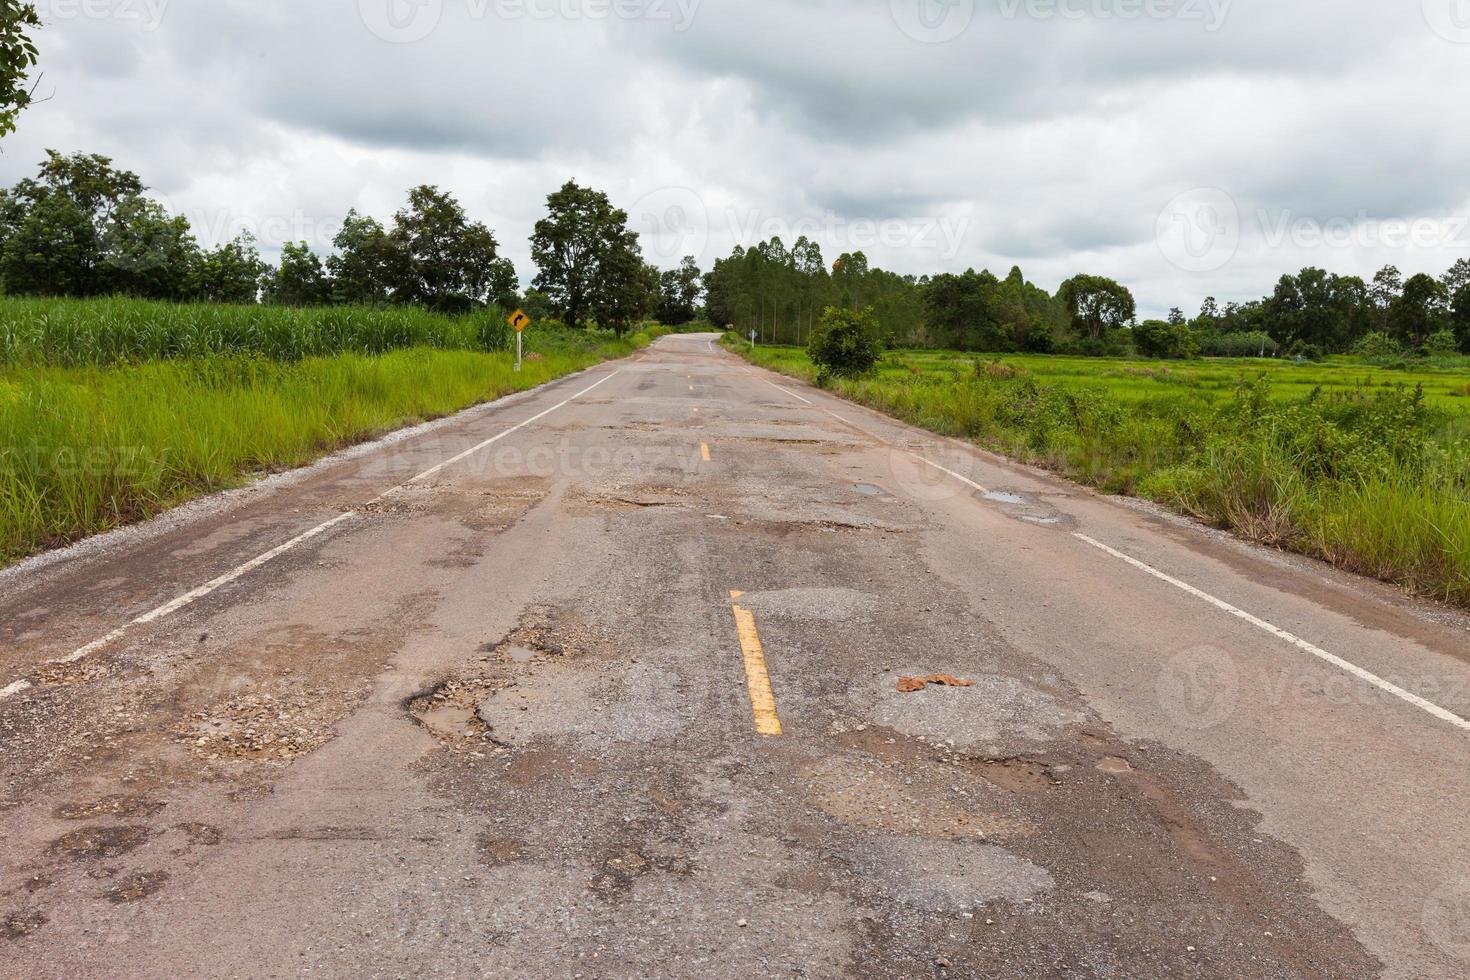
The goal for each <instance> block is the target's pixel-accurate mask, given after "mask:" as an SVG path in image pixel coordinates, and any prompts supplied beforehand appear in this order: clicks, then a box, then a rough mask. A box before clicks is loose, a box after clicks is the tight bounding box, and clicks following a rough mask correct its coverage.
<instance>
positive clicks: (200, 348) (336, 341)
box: [0, 297, 545, 365]
mask: <svg viewBox="0 0 1470 980" xmlns="http://www.w3.org/2000/svg"><path fill="white" fill-rule="evenodd" d="M503 319H504V318H503V316H502V315H501V312H500V310H498V309H495V308H491V309H489V310H486V311H482V312H479V313H475V314H472V315H465V316H446V315H443V314H438V313H433V312H431V311H429V310H424V309H419V308H416V307H390V308H380V307H360V306H334V307H316V308H295V307H285V306H253V305H233V304H223V303H221V304H207V303H180V304H175V303H154V302H146V301H143V300H131V299H120V298H119V299H96V300H74V299H23V298H18V297H4V298H0V364H53V365H83V364H97V365H107V364H121V363H135V362H140V361H152V360H165V359H169V358H178V357H206V356H211V355H235V354H256V355H260V356H262V357H266V358H269V359H271V360H277V361H295V360H300V359H302V358H305V357H317V356H324V355H331V354H339V353H347V352H352V353H359V354H383V353H386V352H388V351H391V350H396V349H398V348H403V347H433V348H438V349H441V350H501V349H503V348H504V342H503V340H501V339H495V338H499V337H500V333H499V329H498V328H499V326H501V325H503ZM487 324H489V326H488V327H487V326H486V325H487ZM544 326H545V325H544V324H538V326H537V329H538V330H539V329H541V328H542V327H544ZM491 327H493V328H495V329H490V328H491Z"/></svg>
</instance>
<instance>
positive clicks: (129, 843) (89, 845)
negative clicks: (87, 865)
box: [51, 826, 148, 859]
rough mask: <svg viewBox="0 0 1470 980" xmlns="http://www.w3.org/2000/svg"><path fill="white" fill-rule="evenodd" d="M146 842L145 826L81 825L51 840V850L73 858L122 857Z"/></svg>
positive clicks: (146, 829)
mask: <svg viewBox="0 0 1470 980" xmlns="http://www.w3.org/2000/svg"><path fill="white" fill-rule="evenodd" d="M147 842H148V828H147V827H138V826H131V827H83V828H82V829H80V830H73V831H72V832H71V833H69V834H67V835H65V836H64V837H60V838H58V839H57V840H55V841H53V842H52V844H51V850H52V851H53V852H56V853H60V854H67V855H70V856H71V857H74V858H87V859H105V858H116V857H122V856H123V855H124V854H127V853H128V852H129V851H134V850H137V849H138V848H139V847H142V846H143V845H144V844H145V843H147Z"/></svg>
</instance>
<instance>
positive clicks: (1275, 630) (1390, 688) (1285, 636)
mask: <svg viewBox="0 0 1470 980" xmlns="http://www.w3.org/2000/svg"><path fill="white" fill-rule="evenodd" d="M1074 536H1075V537H1076V538H1077V539H1078V540H1079V541H1085V542H1086V543H1087V544H1090V545H1092V546H1093V547H1094V548H1096V549H1098V550H1099V551H1102V552H1104V553H1106V554H1109V555H1112V556H1113V557H1114V558H1117V559H1118V560H1120V561H1124V562H1127V563H1128V564H1129V565H1132V566H1133V567H1134V568H1137V569H1138V570H1139V571H1142V572H1146V573H1148V574H1149V575H1152V576H1153V577H1154V578H1156V579H1159V580H1160V581H1163V582H1167V583H1169V584H1170V585H1172V586H1174V587H1175V588H1177V589H1181V590H1183V591H1184V592H1187V593H1189V594H1190V595H1192V596H1194V597H1195V598H1196V599H1202V600H1204V601H1205V602H1208V603H1209V604H1210V605H1212V606H1214V607H1215V608H1216V609H1220V610H1223V611H1224V612H1228V613H1229V614H1230V615H1232V616H1234V617H1236V618H1237V619H1242V620H1244V621H1245V622H1247V623H1250V624H1251V625H1252V626H1255V627H1257V628H1259V629H1262V630H1265V631H1266V632H1267V633H1270V634H1271V635H1272V636H1275V637H1277V638H1279V639H1282V640H1285V641H1286V642H1288V643H1290V644H1291V645H1292V646H1294V647H1296V648H1297V649H1299V650H1304V651H1306V652H1307V653H1310V654H1311V655H1312V656H1314V657H1316V658H1318V659H1319V660H1323V661H1326V662H1327V663H1329V664H1332V666H1334V667H1338V668H1341V669H1342V670H1345V671H1347V672H1348V673H1349V674H1352V675H1353V676H1354V677H1356V678H1358V679H1359V680H1361V681H1363V682H1365V683H1367V684H1371V685H1373V686H1374V687H1376V688H1378V689H1379V690H1381V691H1386V692H1387V693H1389V694H1392V695H1393V696H1394V697H1396V698H1399V699H1401V700H1403V701H1406V702H1408V703H1409V704H1412V705H1413V706H1414V707H1416V708H1419V709H1420V710H1422V711H1426V712H1428V713H1429V714H1431V715H1433V716H1434V717H1436V718H1438V719H1439V720H1440V721H1445V722H1449V723H1450V724H1451V725H1454V726H1455V727H1456V728H1460V729H1463V730H1465V731H1470V721H1466V720H1465V719H1464V718H1461V717H1460V716H1459V715H1457V714H1455V713H1454V712H1453V711H1448V710H1446V709H1444V708H1441V707H1440V706H1439V705H1437V704H1435V703H1434V702H1433V701H1426V700H1425V699H1424V698H1421V697H1420V696H1419V695H1417V694H1414V693H1413V692H1411V691H1406V690H1404V689H1403V688H1401V687H1399V686H1398V685H1397V684H1393V683H1390V682H1389V681H1386V680H1384V679H1383V678H1382V677H1379V676H1378V675H1377V674H1375V673H1373V672H1371V671H1367V670H1364V669H1363V668H1362V667H1359V666H1358V665H1357V664H1354V663H1350V662H1348V661H1346V660H1344V659H1342V658H1341V657H1339V656H1336V655H1335V654H1331V653H1328V652H1327V651H1326V650H1323V649H1322V648H1321V647H1319V646H1315V645H1314V644H1311V643H1308V642H1307V641H1306V640H1304V639H1302V638H1301V637H1299V636H1297V635H1296V634H1294V633H1289V632H1287V631H1286V630H1284V629H1282V628H1281V627H1279V626H1276V625H1274V624H1272V623H1268V622H1266V621H1265V620H1264V619H1261V618H1260V617H1258V616H1252V615H1251V614H1250V613H1248V612H1246V611H1245V610H1244V609H1241V608H1239V607H1237V606H1233V605H1231V604H1230V603H1228V602H1226V601H1225V600H1223V599H1217V598H1215V597H1214V596H1212V595H1210V594H1209V593H1208V592H1203V591H1201V590H1200V589H1197V588H1195V587H1194V586H1192V585H1190V584H1189V583H1188V582H1181V581H1180V580H1179V579H1177V578H1174V577H1173V576H1172V575H1167V574H1165V573H1164V572H1161V571H1159V570H1158V569H1157V568H1154V567H1153V566H1152V565H1150V564H1148V563H1147V562H1143V561H1139V560H1138V559H1137V558H1134V557H1132V556H1131V555H1125V554H1124V553H1123V552H1121V551H1118V550H1117V549H1116V548H1110V547H1108V546H1107V545H1105V544H1103V543H1102V542H1101V541H1098V540H1096V539H1094V538H1090V537H1088V536H1087V535H1085V534H1081V533H1078V534H1075V535H1074Z"/></svg>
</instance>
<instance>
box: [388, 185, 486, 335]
mask: <svg viewBox="0 0 1470 980" xmlns="http://www.w3.org/2000/svg"><path fill="white" fill-rule="evenodd" d="M387 244H388V252H387V255H386V256H385V258H386V266H387V270H388V274H389V282H390V283H391V285H392V289H393V298H394V300H396V301H397V302H400V303H419V304H422V305H424V306H427V307H429V308H430V309H435V310H440V311H443V312H447V313H463V312H466V311H468V310H470V309H472V308H473V307H475V306H478V305H480V304H483V303H485V302H486V301H488V300H494V299H496V298H500V297H506V296H512V295H514V293H515V269H514V268H513V267H512V266H511V264H510V260H509V259H503V258H501V257H500V255H499V244H498V243H497V242H496V241H495V235H494V234H493V233H492V232H491V231H490V229H489V228H487V227H485V226H484V225H483V224H481V223H480V222H478V221H470V220H469V218H468V217H467V216H466V215H465V211H464V208H462V207H460V205H459V202H458V201H456V200H455V199H454V198H453V196H451V195H450V194H448V193H446V192H444V191H441V190H440V189H439V188H437V187H433V186H430V185H428V184H424V185H421V186H419V187H415V188H414V189H413V190H411V191H409V192H408V204H407V206H405V207H404V208H402V209H400V210H399V212H398V213H397V214H396V215H394V217H393V230H392V231H391V232H390V233H389V234H388V241H387Z"/></svg>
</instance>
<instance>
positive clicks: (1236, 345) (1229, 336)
mask: <svg viewBox="0 0 1470 980" xmlns="http://www.w3.org/2000/svg"><path fill="white" fill-rule="evenodd" d="M1280 351H1281V345H1280V344H1278V343H1277V342H1276V341H1275V340H1274V339H1272V337H1271V335H1270V334H1268V333H1266V332H1264V331H1261V330H1252V331H1250V332H1249V333H1225V334H1215V335H1213V336H1206V337H1201V338H1200V352H1201V353H1202V354H1204V355H1205V356H1206V357H1275V356H1276V355H1277V354H1278V353H1279V352H1280Z"/></svg>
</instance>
